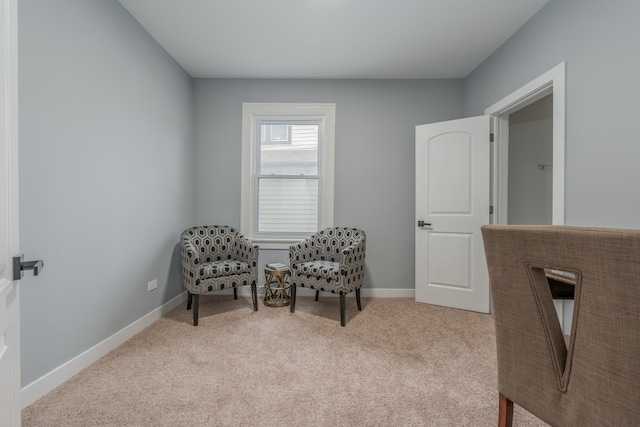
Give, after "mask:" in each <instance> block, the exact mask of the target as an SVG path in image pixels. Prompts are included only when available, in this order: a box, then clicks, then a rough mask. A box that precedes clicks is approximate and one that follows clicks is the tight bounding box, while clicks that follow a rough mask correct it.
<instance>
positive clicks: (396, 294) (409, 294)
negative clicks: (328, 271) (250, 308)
mask: <svg viewBox="0 0 640 427" xmlns="http://www.w3.org/2000/svg"><path fill="white" fill-rule="evenodd" d="M260 290H262V292H260ZM231 293H232V291H231V289H225V290H224V291H220V292H219V293H216V295H218V294H220V295H222V294H229V295H231ZM258 294H259V295H264V286H261V287H259V288H258ZM315 294H316V291H314V290H313V289H309V288H301V287H299V288H297V289H296V295H297V296H303V297H309V296H315ZM415 294H416V290H415V289H414V288H405V289H391V288H362V290H361V292H360V296H361V297H363V298H415ZM238 295H241V296H248V295H251V288H249V287H248V286H242V287H240V288H238ZM323 295H324V296H326V297H337V296H338V294H332V293H330V292H321V293H320V296H323ZM355 296H356V293H355V292H350V293H349V294H347V297H355Z"/></svg>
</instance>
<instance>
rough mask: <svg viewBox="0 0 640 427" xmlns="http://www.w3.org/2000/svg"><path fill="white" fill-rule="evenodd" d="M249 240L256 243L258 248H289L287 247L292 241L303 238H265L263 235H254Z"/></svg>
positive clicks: (296, 241) (295, 241)
mask: <svg viewBox="0 0 640 427" xmlns="http://www.w3.org/2000/svg"><path fill="white" fill-rule="evenodd" d="M250 240H251V241H252V242H253V243H255V244H257V245H258V246H259V247H260V249H280V250H289V247H290V246H291V245H293V244H294V243H298V242H299V241H301V240H303V239H266V238H264V237H254V238H250Z"/></svg>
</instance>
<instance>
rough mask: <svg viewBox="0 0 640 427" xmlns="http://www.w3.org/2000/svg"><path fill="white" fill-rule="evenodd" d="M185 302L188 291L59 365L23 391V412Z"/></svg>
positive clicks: (21, 392)
mask: <svg viewBox="0 0 640 427" xmlns="http://www.w3.org/2000/svg"><path fill="white" fill-rule="evenodd" d="M185 300H186V292H183V293H182V294H180V295H178V296H177V297H175V298H173V299H172V300H170V301H168V302H167V303H165V304H163V305H162V306H160V307H158V308H156V309H155V310H153V311H152V312H151V313H149V314H147V315H145V316H144V317H141V318H140V319H138V320H136V321H135V322H133V323H132V324H130V325H129V326H127V327H125V328H124V329H122V330H120V331H119V332H116V333H115V334H113V335H111V336H110V337H109V338H107V339H105V340H104V341H102V342H100V343H98V344H96V345H94V346H93V347H91V348H90V349H88V350H87V351H85V352H84V353H82V354H80V355H78V356H76V357H74V358H73V359H71V360H69V361H68V362H66V363H64V364H62V365H60V366H58V367H57V368H56V369H54V370H53V371H51V372H49V373H47V374H45V375H43V376H42V377H40V378H38V379H37V380H35V381H33V382H32V383H31V384H29V385H27V386H25V387H23V388H22V390H21V391H20V400H21V406H22V409H24V408H26V407H27V406H29V405H31V404H32V403H34V402H35V401H36V400H38V399H40V398H41V397H42V396H44V395H45V394H47V393H49V392H50V391H52V390H53V389H54V388H56V387H58V386H59V385H61V384H62V383H64V382H65V381H67V380H68V379H70V378H71V377H73V376H74V375H76V374H77V373H79V372H80V371H82V370H83V369H85V368H87V367H88V366H89V365H91V364H92V363H94V362H96V361H97V360H98V359H100V358H101V357H103V356H104V355H106V354H107V353H109V352H110V351H112V350H114V349H116V348H117V347H118V346H120V345H121V344H123V343H124V342H126V341H127V340H129V339H131V338H132V337H133V336H134V335H136V334H137V333H139V332H140V331H142V330H143V329H144V328H146V327H148V326H150V325H151V324H152V323H153V322H155V321H156V320H158V319H160V318H161V317H162V316H164V315H165V314H167V313H168V312H169V311H171V310H173V309H174V308H176V307H177V306H179V305H180V304H182V303H183V301H185Z"/></svg>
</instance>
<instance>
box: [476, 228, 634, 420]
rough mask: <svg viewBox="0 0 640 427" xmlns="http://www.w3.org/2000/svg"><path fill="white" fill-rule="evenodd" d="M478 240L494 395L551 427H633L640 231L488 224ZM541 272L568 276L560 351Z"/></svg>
mask: <svg viewBox="0 0 640 427" xmlns="http://www.w3.org/2000/svg"><path fill="white" fill-rule="evenodd" d="M482 236H483V239H484V246H485V254H486V259H487V265H488V269H489V280H490V286H491V297H492V303H493V316H494V319H495V328H496V344H497V357H498V389H499V391H500V392H501V393H502V394H503V395H504V396H506V397H507V398H508V399H510V400H512V401H513V402H514V403H516V404H517V405H519V406H521V407H523V408H524V409H526V410H528V411H529V412H531V413H533V414H534V415H536V416H537V417H539V418H541V419H542V420H544V421H545V422H547V423H549V424H551V425H557V426H622V425H628V426H630V425H640V231H639V230H621V229H603V228H584V227H567V226H515V225H487V226H483V227H482ZM549 271H556V272H557V271H560V272H564V273H568V274H569V275H572V276H573V277H574V279H573V280H574V281H575V293H574V294H575V300H574V311H573V322H572V328H571V331H570V338H569V340H568V345H566V344H565V337H564V336H563V331H562V330H561V327H560V323H559V320H558V315H557V313H556V310H555V307H554V303H553V300H552V298H551V291H550V290H549V283H548V281H547V275H546V272H549ZM566 333H569V331H566Z"/></svg>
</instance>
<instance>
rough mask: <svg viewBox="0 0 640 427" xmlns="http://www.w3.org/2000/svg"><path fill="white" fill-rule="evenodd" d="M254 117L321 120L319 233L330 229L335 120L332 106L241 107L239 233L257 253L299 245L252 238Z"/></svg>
mask: <svg viewBox="0 0 640 427" xmlns="http://www.w3.org/2000/svg"><path fill="white" fill-rule="evenodd" d="M258 116H269V117H273V116H289V117H291V116H306V117H311V116H316V117H318V116H320V117H323V121H324V129H323V140H322V148H321V152H322V154H321V156H322V158H321V160H320V167H321V174H320V176H321V180H322V181H321V189H322V190H321V191H322V196H321V197H322V211H321V213H320V221H321V224H320V227H319V228H320V229H322V228H326V227H332V226H333V203H334V202H333V198H334V162H335V126H336V124H335V117H336V104H328V103H325V104H322V103H320V104H312V103H290V104H288V103H252V102H244V103H242V166H241V176H240V186H241V193H242V194H241V199H240V231H241V232H242V234H243V235H244V236H245V237H247V238H248V239H250V240H252V241H254V242H255V243H257V244H258V245H260V248H261V249H289V246H290V245H291V244H292V243H295V242H297V241H299V239H294V240H280V239H262V238H259V237H256V236H255V233H254V229H253V228H254V224H253V214H252V213H253V212H254V205H255V194H254V188H253V170H254V168H253V165H254V162H255V161H256V159H255V152H254V150H253V141H254V137H255V135H254V133H255V126H254V122H255V119H256V117H258Z"/></svg>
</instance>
